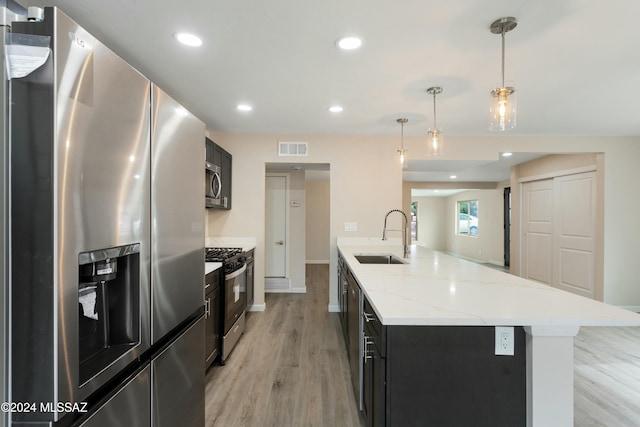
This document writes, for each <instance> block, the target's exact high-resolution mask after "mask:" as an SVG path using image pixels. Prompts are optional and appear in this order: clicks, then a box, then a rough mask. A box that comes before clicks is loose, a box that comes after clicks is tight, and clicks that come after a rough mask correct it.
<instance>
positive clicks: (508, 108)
mask: <svg viewBox="0 0 640 427" xmlns="http://www.w3.org/2000/svg"><path fill="white" fill-rule="evenodd" d="M489 113H490V114H491V119H490V122H489V130H494V131H505V130H509V129H513V128H514V127H516V90H515V89H514V88H513V87H512V86H506V87H499V86H498V85H496V89H494V90H492V91H491V106H490V107H489Z"/></svg>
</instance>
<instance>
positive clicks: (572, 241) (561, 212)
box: [553, 172, 596, 298]
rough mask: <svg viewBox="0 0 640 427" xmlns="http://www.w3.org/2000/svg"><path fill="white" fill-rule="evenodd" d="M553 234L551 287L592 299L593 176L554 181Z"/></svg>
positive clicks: (594, 196) (579, 175)
mask: <svg viewBox="0 0 640 427" xmlns="http://www.w3.org/2000/svg"><path fill="white" fill-rule="evenodd" d="M554 205H555V213H554V217H555V230H554V239H553V240H554V251H553V259H554V263H553V285H554V286H555V287H558V288H560V289H563V290H566V291H569V292H573V293H576V294H578V295H582V296H585V297H588V298H593V297H594V291H595V290H594V283H595V278H594V276H595V267H594V266H595V260H594V250H595V233H596V180H595V173H593V172H588V173H581V174H576V175H568V176H562V177H558V178H555V179H554Z"/></svg>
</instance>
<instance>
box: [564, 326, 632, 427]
mask: <svg viewBox="0 0 640 427" xmlns="http://www.w3.org/2000/svg"><path fill="white" fill-rule="evenodd" d="M574 343H575V344H574V360H575V369H574V375H575V376H574V421H575V425H576V426H580V427H582V426H603V427H604V426H606V427H618V426H629V427H632V426H633V427H637V426H640V328H597V327H590V328H581V329H580V332H579V333H578V336H577V337H576V338H575V341H574Z"/></svg>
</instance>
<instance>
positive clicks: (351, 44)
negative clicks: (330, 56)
mask: <svg viewBox="0 0 640 427" xmlns="http://www.w3.org/2000/svg"><path fill="white" fill-rule="evenodd" d="M361 45H362V40H360V39H359V38H358V37H342V38H340V39H338V40H336V46H338V47H339V48H340V49H344V50H353V49H357V48H359V47H360V46H361Z"/></svg>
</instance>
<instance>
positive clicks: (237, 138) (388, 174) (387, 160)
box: [207, 133, 640, 308]
mask: <svg viewBox="0 0 640 427" xmlns="http://www.w3.org/2000/svg"><path fill="white" fill-rule="evenodd" d="M211 136H212V139H213V140H214V141H216V142H217V143H218V144H220V145H222V146H223V147H224V148H225V149H227V150H228V151H229V152H230V153H232V154H233V161H234V169H233V175H234V177H233V180H234V188H233V192H234V193H233V197H234V198H233V209H232V210H231V211H230V212H221V213H218V214H216V213H211V212H208V218H209V219H208V227H207V236H239V237H242V236H252V237H255V238H256V239H257V242H258V247H257V255H256V304H260V303H262V302H263V295H262V291H263V290H264V280H263V277H261V276H260V275H261V274H263V272H264V255H263V254H260V252H261V251H262V252H264V221H263V218H264V174H265V171H264V165H265V162H281V161H289V162H292V163H293V162H299V161H300V159H299V158H298V159H291V160H284V159H283V158H278V157H277V142H278V140H282V141H308V142H309V143H310V149H309V154H310V155H309V157H308V158H307V159H308V161H309V162H311V163H328V164H330V165H331V184H330V188H331V208H330V209H331V215H330V217H331V254H330V256H331V285H332V286H331V290H330V300H331V302H332V304H336V302H337V298H336V277H335V276H336V259H337V251H336V250H335V249H336V238H337V236H377V235H379V234H380V233H381V230H382V222H383V220H384V215H385V213H386V212H388V211H389V210H391V209H394V208H399V207H400V206H401V205H402V203H403V198H402V194H403V193H404V194H406V191H404V190H403V186H402V171H401V169H400V167H399V163H398V161H397V153H396V150H397V137H395V136H389V137H382V136H376V137H368V136H336V135H323V136H309V135H307V136H304V135H302V136H301V135H253V134H242V135H241V134H234V135H231V134H215V133H213V134H211ZM404 143H405V147H406V148H408V149H409V150H410V151H409V152H410V154H411V156H412V159H419V158H421V157H422V158H426V148H425V145H424V137H423V136H420V137H418V136H415V137H412V136H405V138H404ZM446 143H447V146H446V151H445V155H444V157H443V160H452V159H457V160H480V159H493V160H498V159H499V155H500V153H501V152H504V151H519V152H539V153H582V152H592V153H597V152H602V153H604V167H603V170H604V175H605V176H604V183H605V184H604V187H605V189H604V195H605V196H604V201H605V205H604V206H605V212H604V232H603V234H604V301H605V302H608V303H611V304H615V305H621V306H629V307H633V306H635V307H639V308H640V284H639V280H640V279H639V278H640V262H638V259H640V256H639V255H640V249H639V248H638V244H637V242H638V241H640V227H629V212H633V213H635V212H640V198H639V197H630V195H633V194H635V193H633V190H634V188H635V187H634V186H635V185H636V184H635V183H636V182H637V181H638V178H637V170H638V162H639V161H640V137H638V136H635V137H605V136H592V137H584V136H569V137H564V136H510V135H496V136H447V140H446ZM423 153H424V154H423ZM356 196H358V198H357V199H356ZM405 200H406V204H409V203H410V195H409V197H405ZM405 211H406V212H407V214H408V213H409V212H408V210H406V209H405ZM397 217H398V218H399V217H400V216H399V215H398V216H397ZM346 221H349V222H352V221H353V222H358V231H357V232H351V233H350V232H345V231H343V227H344V222H346ZM396 226H397V228H400V224H399V223H398V224H396Z"/></svg>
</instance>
